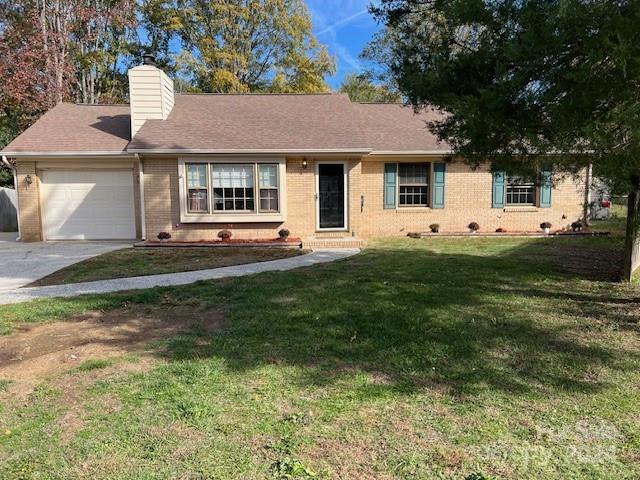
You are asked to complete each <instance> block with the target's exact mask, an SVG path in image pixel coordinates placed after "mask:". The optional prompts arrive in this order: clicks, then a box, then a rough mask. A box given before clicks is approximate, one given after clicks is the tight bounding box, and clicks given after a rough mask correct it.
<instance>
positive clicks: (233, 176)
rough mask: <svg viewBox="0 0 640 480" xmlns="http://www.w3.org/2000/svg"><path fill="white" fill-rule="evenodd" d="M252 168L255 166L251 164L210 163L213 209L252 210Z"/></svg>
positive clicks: (217, 210) (221, 210)
mask: <svg viewBox="0 0 640 480" xmlns="http://www.w3.org/2000/svg"><path fill="white" fill-rule="evenodd" d="M254 169H255V166H254V165H253V164H240V163H228V164H227V163H212V164H211V179H212V186H213V210H214V211H216V212H253V211H254V207H255V201H254V199H255V194H254V187H253V186H254V181H253V174H254Z"/></svg>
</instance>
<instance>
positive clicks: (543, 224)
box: [540, 222, 552, 230]
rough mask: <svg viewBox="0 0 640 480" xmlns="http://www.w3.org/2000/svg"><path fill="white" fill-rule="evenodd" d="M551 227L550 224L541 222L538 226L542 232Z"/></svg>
mask: <svg viewBox="0 0 640 480" xmlns="http://www.w3.org/2000/svg"><path fill="white" fill-rule="evenodd" d="M551 227H552V225H551V223H550V222H542V223H541V224H540V228H541V229H542V230H544V229H545V228H551Z"/></svg>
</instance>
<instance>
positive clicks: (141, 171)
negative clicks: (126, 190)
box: [135, 153, 147, 241]
mask: <svg viewBox="0 0 640 480" xmlns="http://www.w3.org/2000/svg"><path fill="white" fill-rule="evenodd" d="M135 158H136V162H138V186H139V188H140V236H141V237H142V238H141V240H143V241H144V240H146V239H147V221H146V214H145V211H144V163H143V162H142V160H141V159H140V155H139V154H138V153H136V154H135Z"/></svg>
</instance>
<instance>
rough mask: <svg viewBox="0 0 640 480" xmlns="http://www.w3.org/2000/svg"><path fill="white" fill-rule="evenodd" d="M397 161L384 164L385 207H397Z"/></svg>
mask: <svg viewBox="0 0 640 480" xmlns="http://www.w3.org/2000/svg"><path fill="white" fill-rule="evenodd" d="M397 176H398V164H397V163H385V164H384V208H396V177H397Z"/></svg>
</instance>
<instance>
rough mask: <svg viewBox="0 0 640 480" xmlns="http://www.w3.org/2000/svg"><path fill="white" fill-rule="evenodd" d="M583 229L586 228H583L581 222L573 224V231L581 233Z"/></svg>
mask: <svg viewBox="0 0 640 480" xmlns="http://www.w3.org/2000/svg"><path fill="white" fill-rule="evenodd" d="M583 228H584V227H583V226H582V222H581V221H577V222H573V223H572V224H571V230H573V231H574V232H581V231H582V229H583Z"/></svg>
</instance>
